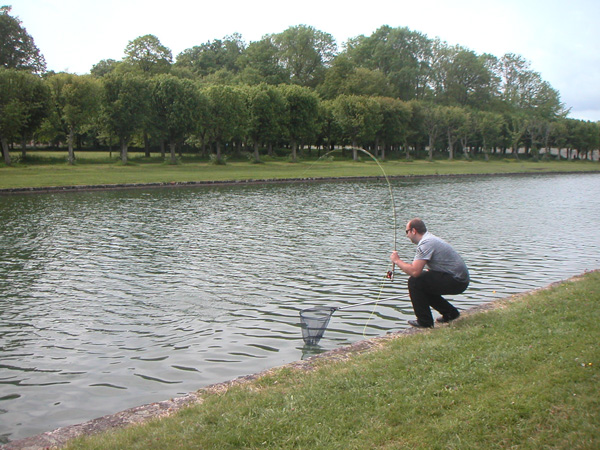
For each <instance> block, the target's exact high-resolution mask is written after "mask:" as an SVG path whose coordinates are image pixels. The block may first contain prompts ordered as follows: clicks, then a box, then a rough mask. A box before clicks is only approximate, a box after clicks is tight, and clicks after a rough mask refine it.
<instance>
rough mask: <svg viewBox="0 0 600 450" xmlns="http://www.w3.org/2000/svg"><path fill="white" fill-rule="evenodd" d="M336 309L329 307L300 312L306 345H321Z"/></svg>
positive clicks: (317, 307) (318, 307)
mask: <svg viewBox="0 0 600 450" xmlns="http://www.w3.org/2000/svg"><path fill="white" fill-rule="evenodd" d="M336 309H337V308H332V307H327V306H316V307H314V308H308V309H303V310H302V311H300V325H301V327H302V339H304V343H305V344H306V345H317V344H318V343H319V341H320V340H321V338H322V337H323V333H325V330H326V329H327V324H328V323H329V319H330V318H331V315H332V314H333V312H334V311H335V310H336Z"/></svg>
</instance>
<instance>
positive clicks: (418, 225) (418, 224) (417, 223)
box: [408, 217, 427, 234]
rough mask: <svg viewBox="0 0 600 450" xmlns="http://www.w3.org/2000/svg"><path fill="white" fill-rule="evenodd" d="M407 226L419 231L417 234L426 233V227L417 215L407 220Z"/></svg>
mask: <svg viewBox="0 0 600 450" xmlns="http://www.w3.org/2000/svg"><path fill="white" fill-rule="evenodd" d="M408 227H409V228H414V229H415V230H417V233H419V234H425V233H427V227H426V226H425V222H423V221H422V220H421V219H419V218H418V217H415V218H414V219H412V220H411V221H410V222H408Z"/></svg>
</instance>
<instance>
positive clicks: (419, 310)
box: [408, 270, 469, 327]
mask: <svg viewBox="0 0 600 450" xmlns="http://www.w3.org/2000/svg"><path fill="white" fill-rule="evenodd" d="M468 286H469V282H468V281H466V282H462V281H457V280H455V279H454V278H453V277H452V275H450V274H448V273H444V272H435V271H433V270H426V271H423V272H422V273H421V275H419V276H418V277H410V278H409V279H408V292H409V294H410V300H411V302H412V305H413V309H414V311H415V315H416V316H417V320H418V321H419V323H420V324H421V325H423V326H426V327H432V326H433V316H432V315H431V309H430V308H433V309H435V310H436V311H438V312H439V313H440V314H441V315H442V316H446V317H448V318H452V319H454V318H456V317H458V315H459V312H458V310H457V309H456V308H455V307H454V306H452V305H451V304H450V302H448V300H446V299H445V298H444V297H442V295H448V294H449V295H456V294H461V293H463V292H464V291H465V289H467V287H468Z"/></svg>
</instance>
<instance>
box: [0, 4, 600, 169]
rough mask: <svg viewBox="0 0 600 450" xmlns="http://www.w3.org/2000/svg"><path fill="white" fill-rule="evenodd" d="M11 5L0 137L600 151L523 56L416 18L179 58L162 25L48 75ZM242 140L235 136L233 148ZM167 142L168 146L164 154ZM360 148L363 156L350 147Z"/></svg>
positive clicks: (1, 77) (2, 52) (591, 133)
mask: <svg viewBox="0 0 600 450" xmlns="http://www.w3.org/2000/svg"><path fill="white" fill-rule="evenodd" d="M9 13H10V8H9V7H3V8H2V14H0V35H1V36H2V37H3V41H2V43H1V44H0V45H1V47H0V63H1V65H2V66H3V67H4V68H3V69H1V70H0V139H1V141H2V150H3V154H4V160H5V163H6V164H10V162H11V161H10V153H9V151H8V150H9V146H10V145H11V144H12V143H14V142H18V141H21V143H22V145H23V147H25V145H26V143H27V142H28V141H30V140H31V139H35V140H37V141H42V142H48V143H53V144H57V143H60V142H66V143H67V146H68V149H69V161H71V162H72V161H73V160H74V151H73V149H74V148H75V146H79V147H80V146H82V145H87V146H98V145H101V144H104V145H112V144H113V141H115V140H117V141H118V142H119V143H120V148H121V156H122V159H123V160H124V161H126V160H127V148H128V146H129V145H130V144H131V143H132V142H133V143H136V145H140V146H141V147H143V148H145V150H146V152H147V153H149V151H150V148H152V147H157V148H158V147H160V148H164V147H163V146H164V145H165V143H166V144H168V145H169V147H170V150H171V157H172V158H173V159H174V158H175V152H176V147H177V146H178V145H179V148H180V150H181V149H182V148H183V146H184V145H185V148H186V149H190V150H194V149H200V150H201V151H202V152H205V153H207V152H209V151H210V152H211V153H212V152H214V154H215V158H216V160H217V161H222V159H223V158H222V154H223V151H224V149H225V148H228V149H229V148H234V147H235V148H239V146H241V145H247V146H249V147H250V148H252V151H253V153H254V158H255V160H257V161H258V160H259V159H260V150H261V149H265V150H266V151H269V152H272V151H273V148H274V147H282V146H283V147H285V148H289V149H290V153H291V157H292V159H294V160H295V159H296V157H297V149H298V147H299V146H302V145H305V146H315V145H316V146H333V145H336V144H338V145H346V144H350V145H353V146H354V147H356V146H359V145H360V146H363V147H367V148H371V149H373V150H374V151H376V152H380V153H379V154H380V156H382V157H384V156H385V152H386V150H387V151H390V150H395V151H397V150H400V149H402V150H403V151H404V152H405V153H406V156H407V157H410V156H411V155H412V156H417V155H418V154H419V152H422V151H423V150H424V149H427V150H428V152H429V154H428V157H429V158H432V155H433V151H434V150H435V149H439V150H442V151H445V152H447V155H448V157H449V158H453V157H455V153H456V152H462V153H463V154H464V155H466V156H470V155H472V154H473V153H474V152H481V153H483V154H485V155H486V157H487V155H488V153H489V152H490V151H492V150H493V149H501V150H502V151H505V150H506V149H511V152H512V153H513V154H515V155H517V156H518V152H517V151H516V149H518V148H520V147H525V148H526V149H527V151H528V152H531V153H533V154H534V155H537V153H538V152H539V151H540V149H542V148H544V149H549V148H550V147H551V146H553V147H558V148H563V149H576V150H578V152H577V153H576V154H577V155H578V156H585V157H587V155H588V154H589V152H590V150H593V149H596V148H598V147H599V144H598V140H599V139H600V138H599V136H600V132H599V126H598V124H596V123H590V122H583V121H577V120H572V119H566V111H565V109H564V106H563V105H562V103H561V102H560V96H559V94H558V92H556V91H555V90H554V89H553V88H552V87H551V86H550V85H549V84H548V83H547V82H545V81H543V80H542V79H541V76H540V75H539V74H537V73H535V72H533V71H532V70H531V69H530V67H529V64H528V63H527V62H526V61H525V60H524V59H523V58H521V57H520V56H517V55H513V54H508V55H505V56H503V57H502V58H500V59H498V58H495V57H494V56H492V55H487V54H485V55H476V54H475V53H474V52H472V51H470V50H467V49H464V48H462V47H459V46H455V47H450V46H448V45H447V44H445V43H443V42H441V41H439V40H431V39H428V38H427V37H425V36H424V35H421V34H420V33H418V32H414V31H410V30H408V29H407V28H396V29H393V28H390V27H387V26H384V27H381V28H380V29H379V30H377V31H376V32H375V33H374V34H373V35H372V36H370V37H365V36H360V37H358V38H355V39H352V40H350V41H349V42H348V43H346V45H345V50H344V51H343V52H340V53H338V52H337V46H336V44H335V41H334V40H333V38H332V37H331V36H330V35H328V34H327V33H323V32H321V31H318V30H315V29H314V28H312V27H307V26H303V25H300V26H296V27H290V28H289V29H288V30H285V31H284V32H283V33H280V34H275V35H268V36H265V37H264V38H263V39H262V40H261V41H258V42H253V43H251V44H249V45H246V44H245V43H244V42H243V40H242V39H241V36H239V35H234V36H230V37H226V38H224V39H223V40H215V41H210V42H208V43H206V44H203V45H201V46H196V47H192V48H190V49H188V50H185V51H183V52H182V53H181V54H180V55H178V57H177V59H176V61H175V62H173V58H172V55H171V52H170V50H169V49H167V48H166V47H164V46H163V45H162V44H161V43H160V41H159V40H158V38H156V37H155V36H153V35H147V36H142V37H139V38H137V39H134V40H133V41H131V42H130V43H129V44H128V45H127V47H126V48H125V56H124V57H123V59H122V60H121V61H118V62H117V61H112V60H108V61H101V62H99V63H98V64H96V65H95V66H94V67H93V68H92V70H91V73H90V74H88V75H75V74H66V73H59V74H55V73H46V72H45V61H44V59H43V56H41V55H40V53H39V50H37V48H36V47H35V44H34V43H33V38H31V36H29V35H28V34H27V33H26V30H25V29H24V28H23V27H22V26H21V23H20V22H19V21H18V19H16V18H14V17H12V16H10V14H9ZM233 143H236V144H237V145H236V146H233V145H232V144H233ZM163 151H164V150H163ZM354 157H355V158H356V157H357V155H356V154H355V155H354Z"/></svg>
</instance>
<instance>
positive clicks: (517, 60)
mask: <svg viewBox="0 0 600 450" xmlns="http://www.w3.org/2000/svg"><path fill="white" fill-rule="evenodd" d="M498 70H499V72H500V78H501V80H502V81H501V85H500V92H501V96H502V99H503V101H504V102H505V103H506V104H507V106H508V107H509V108H511V109H512V110H517V109H519V110H523V111H524V112H527V113H530V114H535V115H536V116H538V117H542V118H545V119H553V118H555V117H557V116H564V115H566V111H565V108H564V105H563V104H562V103H561V101H560V94H559V93H558V91H556V90H555V89H553V88H552V86H550V84H549V83H548V82H546V81H544V80H542V77H541V76H540V74H539V73H537V72H534V71H532V70H531V69H530V64H529V62H528V61H526V60H525V59H524V58H523V57H521V56H519V55H515V54H513V53H507V54H505V55H504V56H503V57H502V58H501V59H500V62H499V69H498Z"/></svg>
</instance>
